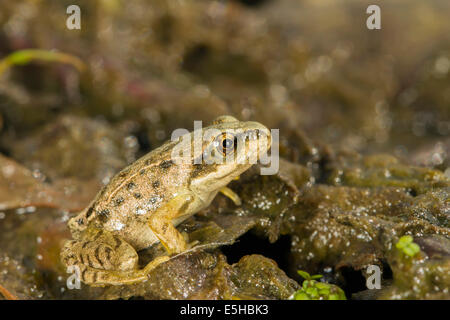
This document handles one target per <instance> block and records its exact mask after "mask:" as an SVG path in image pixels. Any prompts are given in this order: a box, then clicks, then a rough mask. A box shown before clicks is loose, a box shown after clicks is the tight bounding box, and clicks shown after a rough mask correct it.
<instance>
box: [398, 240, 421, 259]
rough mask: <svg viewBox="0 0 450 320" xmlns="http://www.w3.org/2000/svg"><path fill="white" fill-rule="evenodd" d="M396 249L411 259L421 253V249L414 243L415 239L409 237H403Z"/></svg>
mask: <svg viewBox="0 0 450 320" xmlns="http://www.w3.org/2000/svg"><path fill="white" fill-rule="evenodd" d="M395 247H396V248H397V249H398V250H400V251H401V252H403V253H404V254H406V255H407V256H409V257H414V256H415V255H416V254H417V253H419V252H420V247H419V246H418V245H417V244H416V243H414V242H413V237H411V236H409V235H407V236H403V237H401V238H400V239H399V240H398V242H397V243H396V245H395Z"/></svg>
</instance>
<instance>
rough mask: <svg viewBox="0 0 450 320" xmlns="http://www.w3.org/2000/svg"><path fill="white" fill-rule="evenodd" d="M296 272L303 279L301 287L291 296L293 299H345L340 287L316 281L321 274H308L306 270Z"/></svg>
mask: <svg viewBox="0 0 450 320" xmlns="http://www.w3.org/2000/svg"><path fill="white" fill-rule="evenodd" d="M297 273H298V274H299V275H300V276H301V277H302V278H304V279H305V280H304V281H303V283H302V287H301V288H300V289H299V290H297V291H296V292H295V293H294V294H293V295H292V297H291V299H293V300H318V299H324V300H345V293H344V291H342V289H341V288H339V287H337V286H335V285H332V284H329V283H323V282H318V281H316V279H320V278H322V275H320V274H316V275H310V274H309V273H308V272H306V271H302V270H298V271H297Z"/></svg>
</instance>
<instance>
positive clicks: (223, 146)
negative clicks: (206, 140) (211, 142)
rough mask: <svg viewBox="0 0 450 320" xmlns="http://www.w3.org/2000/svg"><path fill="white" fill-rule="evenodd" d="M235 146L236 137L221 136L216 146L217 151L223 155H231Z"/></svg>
mask: <svg viewBox="0 0 450 320" xmlns="http://www.w3.org/2000/svg"><path fill="white" fill-rule="evenodd" d="M236 145H237V139H236V137H233V136H231V137H225V136H222V138H221V140H220V142H219V144H218V146H217V150H218V151H219V152H221V153H222V154H223V155H228V154H231V153H233V151H234V149H236Z"/></svg>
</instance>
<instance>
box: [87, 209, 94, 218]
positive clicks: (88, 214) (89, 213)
mask: <svg viewBox="0 0 450 320" xmlns="http://www.w3.org/2000/svg"><path fill="white" fill-rule="evenodd" d="M92 211H93V209H92V207H90V208H89V209H88V211H86V218H89V217H90V216H91V215H92Z"/></svg>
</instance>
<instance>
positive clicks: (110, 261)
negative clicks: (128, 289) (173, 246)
mask: <svg viewBox="0 0 450 320" xmlns="http://www.w3.org/2000/svg"><path fill="white" fill-rule="evenodd" d="M61 258H62V261H63V262H64V264H65V265H66V266H68V267H69V266H75V267H77V268H78V270H77V269H75V272H77V275H78V276H79V277H80V280H81V281H83V282H84V283H86V284H89V285H92V286H104V285H121V284H132V283H136V282H140V281H143V280H145V279H147V274H148V273H149V272H150V271H151V270H152V269H153V268H155V267H156V266H157V265H159V264H160V263H162V262H164V261H167V260H168V259H169V258H168V257H166V256H165V257H158V258H156V259H154V260H153V261H151V262H150V263H149V264H148V265H147V266H146V267H145V268H144V269H141V270H140V269H138V255H137V253H136V251H135V250H134V248H133V247H132V246H131V245H130V244H128V243H127V242H125V241H124V240H122V239H121V238H120V237H118V236H115V235H112V234H111V233H110V232H107V231H105V230H98V229H93V228H91V229H88V230H86V232H85V233H84V235H83V239H82V240H71V241H67V242H66V243H65V245H64V248H63V250H62V252H61Z"/></svg>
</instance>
